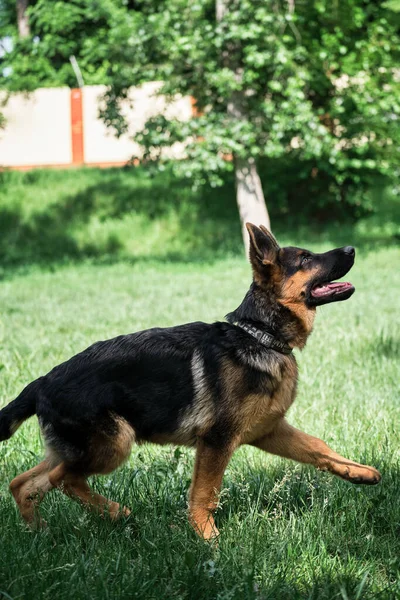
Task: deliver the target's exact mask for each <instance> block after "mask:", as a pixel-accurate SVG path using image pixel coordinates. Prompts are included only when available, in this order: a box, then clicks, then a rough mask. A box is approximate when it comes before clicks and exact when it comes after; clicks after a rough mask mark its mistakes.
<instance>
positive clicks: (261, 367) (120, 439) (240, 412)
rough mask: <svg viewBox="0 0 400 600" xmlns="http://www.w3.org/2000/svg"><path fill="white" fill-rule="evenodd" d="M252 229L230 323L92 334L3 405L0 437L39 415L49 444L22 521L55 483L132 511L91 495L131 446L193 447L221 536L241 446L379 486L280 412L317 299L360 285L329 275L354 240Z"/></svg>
mask: <svg viewBox="0 0 400 600" xmlns="http://www.w3.org/2000/svg"><path fill="white" fill-rule="evenodd" d="M248 231H249V234H250V259H251V264H252V268H253V283H252V285H251V287H250V290H249V291H248V292H247V294H246V296H245V298H244V300H243V302H242V303H241V305H240V306H239V307H238V308H237V309H236V310H235V311H234V312H232V313H230V314H229V315H227V322H218V323H214V324H212V325H209V324H206V323H200V322H199V323H189V324H187V325H180V326H177V327H171V328H168V329H159V328H155V329H149V330H146V331H140V332H138V333H133V334H130V335H123V336H120V337H117V338H115V339H112V340H108V341H103V342H97V343H96V344H94V345H93V346H90V348H88V349H87V350H84V351H83V352H81V353H79V354H77V355H76V356H74V357H73V358H71V359H70V360H68V361H67V362H65V363H63V364H61V365H59V366H57V367H55V368H54V369H53V370H52V371H50V373H48V374H47V375H45V376H44V377H40V378H39V379H37V380H36V381H34V382H33V383H31V384H30V385H28V386H27V387H26V388H25V389H24V390H23V392H22V393H21V394H20V396H19V397H18V398H17V399H16V400H14V401H13V402H11V403H10V404H9V405H8V406H7V407H6V408H4V409H3V410H2V411H1V412H0V440H5V439H7V438H9V437H10V436H11V435H12V434H13V433H14V432H15V431H16V429H17V428H18V427H19V426H20V425H21V423H22V422H23V421H24V420H25V419H27V418H28V417H30V416H31V415H33V414H35V413H36V414H37V416H38V419H39V423H40V427H41V430H42V433H43V436H44V439H45V442H46V446H47V457H46V459H45V460H44V461H43V462H41V463H40V464H38V465H37V466H36V467H34V468H33V469H31V470H30V471H27V472H26V473H23V474H21V475H19V476H18V477H16V478H15V479H14V480H13V481H12V482H11V484H10V489H11V492H12V494H13V496H14V498H15V500H16V502H17V504H18V507H19V509H20V511H21V514H22V516H23V518H24V519H25V521H27V522H28V523H36V522H37V521H38V520H39V521H40V518H39V517H38V514H37V506H38V504H39V502H40V500H41V499H42V498H43V496H44V495H45V494H46V492H48V491H49V490H51V489H52V488H59V489H60V490H62V491H63V492H64V493H65V494H67V495H68V496H70V497H72V498H75V499H78V500H80V501H81V502H83V504H85V505H86V506H88V507H92V508H95V509H96V510H98V511H99V512H100V513H108V514H109V515H110V516H111V518H117V517H119V516H121V515H128V514H129V510H128V509H127V508H123V507H120V505H119V504H118V503H116V502H112V501H110V500H108V499H106V498H104V497H103V496H100V495H99V494H95V493H93V492H92V490H91V489H90V487H89V485H88V483H87V478H88V477H89V476H90V475H93V474H104V473H110V472H111V471H113V470H114V469H116V468H117V467H118V466H119V465H121V464H122V463H123V462H124V461H125V460H126V459H127V457H128V456H129V453H130V450H131V446H132V444H133V443H135V442H136V443H139V444H140V443H142V442H154V443H158V444H169V443H172V444H184V445H188V446H195V447H196V463H195V468H194V474H193V481H192V485H191V489H190V501H189V513H190V520H191V523H192V524H193V526H194V527H195V529H196V530H197V532H198V533H199V534H200V535H201V536H203V537H204V538H206V539H208V538H212V537H214V536H216V535H217V534H218V531H217V529H216V527H215V524H214V520H213V517H212V512H213V510H214V509H215V507H216V504H217V500H218V492H219V490H220V486H221V482H222V477H223V474H224V471H225V468H226V466H227V464H228V462H229V460H230V458H231V456H232V453H233V452H234V451H235V450H236V448H238V446H240V445H241V444H251V445H253V446H256V447H257V448H261V449H262V450H265V451H266V452H271V453H273V454H277V455H279V456H284V457H286V458H291V459H294V460H297V461H300V462H302V463H309V464H312V465H314V466H315V467H317V468H318V469H321V470H327V471H330V472H331V473H333V474H335V475H338V476H339V477H342V478H343V479H347V480H348V481H351V482H352V483H366V484H375V483H378V482H379V480H380V474H379V472H378V471H377V470H376V469H374V468H373V467H368V466H364V465H361V464H358V463H356V462H353V461H352V460H348V459H347V458H343V457H342V456H340V455H339V454H336V453H335V452H333V451H332V450H331V449H330V448H329V447H328V446H327V445H326V444H325V443H324V442H322V441H321V440H319V439H317V438H315V437H311V436H309V435H307V434H305V433H302V432H301V431H299V430H298V429H295V428H294V427H292V426H291V425H289V424H288V422H287V421H286V419H285V413H286V411H287V410H288V408H289V407H290V405H291V404H292V402H293V400H294V398H295V395H296V384H297V366H296V360H295V358H294V356H293V354H292V349H293V348H295V347H298V348H303V346H304V345H305V343H306V340H307V337H308V335H309V334H310V332H311V329H312V326H313V322H314V317H315V311H316V307H317V306H320V305H322V304H327V303H328V302H336V301H339V300H346V299H347V298H349V297H350V296H351V295H352V293H353V292H354V288H353V286H352V285H351V284H349V283H344V282H336V283H332V280H334V279H338V278H340V277H342V276H344V275H345V274H346V273H347V272H348V271H349V270H350V268H351V267H352V265H353V263H354V255H355V252H354V248H352V247H350V246H347V247H345V248H338V249H335V250H331V251H330V252H326V253H324V254H313V253H312V252H309V251H307V250H302V249H300V248H292V247H288V248H280V247H279V246H278V244H277V242H276V240H275V238H274V237H273V236H272V235H271V234H270V233H269V232H268V231H267V230H266V229H265V228H264V227H261V228H258V227H255V226H254V225H250V224H248Z"/></svg>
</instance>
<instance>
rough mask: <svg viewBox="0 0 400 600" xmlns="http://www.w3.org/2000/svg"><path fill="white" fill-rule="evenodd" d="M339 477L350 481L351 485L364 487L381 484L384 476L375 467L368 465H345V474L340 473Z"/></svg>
mask: <svg viewBox="0 0 400 600" xmlns="http://www.w3.org/2000/svg"><path fill="white" fill-rule="evenodd" d="M338 475H339V477H342V478H343V479H346V480H347V481H350V483H355V484H362V485H376V484H377V483H379V482H380V480H381V478H382V476H381V474H380V473H379V471H377V469H375V468H374V467H369V466H367V465H353V464H351V465H343V472H342V473H340V474H339V473H338Z"/></svg>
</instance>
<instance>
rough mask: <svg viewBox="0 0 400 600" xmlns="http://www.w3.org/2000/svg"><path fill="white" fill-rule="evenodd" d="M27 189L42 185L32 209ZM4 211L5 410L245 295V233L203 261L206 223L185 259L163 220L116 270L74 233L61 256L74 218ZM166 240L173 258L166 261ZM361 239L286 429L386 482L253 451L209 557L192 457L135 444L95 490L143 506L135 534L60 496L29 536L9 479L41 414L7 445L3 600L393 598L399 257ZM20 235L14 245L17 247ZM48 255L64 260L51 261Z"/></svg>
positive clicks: (229, 493)
mask: <svg viewBox="0 0 400 600" xmlns="http://www.w3.org/2000/svg"><path fill="white" fill-rule="evenodd" d="M113 176H114V175H113ZM115 176H116V175H115ZM80 177H81V178H82V177H84V176H83V175H79V176H78V175H77V176H76V178H75V179H73V178H72V180H71V189H70V193H82V198H83V197H84V192H83V191H82V190H83V188H82V189H81V190H80V191H78V190H77V189H75V188H77V187H79V185H81V184H80V183H79V181H78V180H79V178H80ZM82 185H83V184H82ZM74 186H75V188H74ZM14 187H15V186H14ZM39 187H40V188H42V187H43V186H39ZM33 188H34V182H33V183H32V182H31V184H30V188H29V189H30V194H32V206H33V204H34V200H33V196H34V192H33V191H32V189H33ZM21 189H22V188H21ZM74 189H75V191H74ZM99 190H100V191H101V186H100V184H99ZM100 191H99V193H100ZM49 193H50V192H48V194H49ZM10 194H11V193H10ZM13 194H14V195H13ZM0 196H1V194H0ZM10 197H11V198H13V200H12V202H13V203H14V204H13V206H11V204H9V205H7V204H6V200H4V198H3V205H2V208H1V211H2V214H3V215H5V214H9V215H11V216H10V221H9V226H8V229H7V235H8V236H9V237H8V239H9V244H10V248H9V250H7V247H6V246H5V245H4V242H1V243H0V246H1V248H0V250H2V251H3V253H4V256H6V260H5V262H4V264H5V265H6V266H5V268H4V271H3V280H2V281H1V282H0V305H1V317H0V369H1V372H0V406H3V405H4V404H6V403H7V402H8V401H9V400H11V399H12V398H14V397H15V396H16V395H17V394H18V393H19V392H20V390H21V389H22V387H23V386H24V385H25V384H27V383H28V382H29V381H31V380H32V379H33V378H35V377H37V376H39V375H41V374H43V373H46V372H47V371H48V370H49V369H50V368H51V367H53V366H54V365H55V364H57V363H59V362H61V361H62V360H64V359H66V358H68V357H69V356H71V355H72V354H74V353H76V352H78V351H80V350H82V349H83V348H85V347H86V346H88V345H89V344H90V343H92V342H93V341H95V340H98V339H105V338H108V337H112V336H115V335H118V334H120V333H126V332H131V331H135V330H139V329H142V328H146V327H151V326H154V325H160V326H168V325H172V324H177V323H184V322H187V321H194V320H204V321H213V320H217V319H221V318H223V316H224V314H226V313H227V312H228V311H229V310H231V309H233V308H235V307H236V305H237V304H238V303H239V301H240V300H241V298H242V296H243V295H244V293H245V291H246V290H247V287H248V284H249V281H250V272H249V267H248V265H247V264H246V263H245V261H244V260H243V258H242V257H241V256H240V255H237V254H236V255H235V247H236V246H237V245H238V242H237V235H236V237H235V236H234V237H235V241H234V242H233V243H232V247H231V248H230V249H229V248H228V249H227V251H226V253H225V254H226V255H227V257H226V258H223V256H221V255H219V254H218V253H217V257H216V258H215V259H214V260H211V258H210V257H211V255H210V254H209V253H207V252H206V253H205V254H203V255H197V259H196V256H195V255H196V252H197V249H198V248H200V247H201V245H206V240H207V235H208V234H207V231H212V229H208V228H209V227H210V228H211V225H210V224H207V223H205V228H206V233H205V237H201V239H200V240H199V241H198V242H197V246H196V245H194V246H191V248H189V246H184V248H183V247H181V246H179V244H178V242H176V241H174V240H173V238H172V237H171V243H170V245H169V246H168V244H167V242H166V241H165V240H166V239H167V238H166V235H167V234H166V233H165V232H163V231H162V229H160V227H161V226H160V222H158V221H157V222H156V220H153V221H151V219H150V220H148V221H146V223H147V224H146V226H145V228H144V229H145V232H148V234H149V236H150V237H149V238H148V239H147V241H146V237H142V238H141V239H142V246H141V248H142V254H143V256H139V254H137V255H136V258H135V259H133V258H132V256H133V255H134V254H135V250H134V249H131V252H132V256H131V258H129V256H128V254H129V252H128V250H129V249H128V250H126V248H125V249H124V250H121V248H120V246H118V248H119V250H118V252H117V253H116V254H113V251H112V247H111V246H110V247H108V250H107V248H106V249H104V248H103V251H104V253H105V254H106V257H107V260H105V259H103V257H104V253H103V254H102V253H101V248H100V249H99V250H98V252H97V251H96V252H93V253H90V252H89V253H85V252H83V251H82V253H81V250H80V247H79V243H78V241H77V240H78V237H79V236H78V233H77V231H78V229H77V228H76V229H75V230H72V229H73V226H75V225H76V224H75V225H74V224H73V223H72V224H71V223H69V224H68V223H65V226H64V233H65V235H64V237H63V236H61V237H60V244H63V243H66V246H65V247H64V251H63V252H61V249H59V250H60V252H59V253H57V236H56V233H57V231H58V232H61V230H62V227H61V224H62V218H66V216H65V214H66V213H63V212H62V211H61V212H60V213H58V212H57V207H56V206H55V205H52V207H51V209H50V210H48V211H47V212H45V209H44V208H43V207H42V208H40V207H39V205H38V206H36V208H35V207H34V208H32V213H31V215H32V214H34V213H35V210H36V213H35V215H36V216H33V217H32V218H31V219H30V217H29V215H28V216H26V217H25V216H24V215H23V214H22V212H18V210H19V209H18V210H17V208H16V205H17V200H18V193H17V191H15V189H14V191H13V192H12V194H11V195H10ZM0 200H1V198H0ZM0 204H1V202H0ZM67 205H68V202H67ZM7 211H8V213H7ZM55 214H56V216H57V218H55V217H54V215H55ZM60 214H61V215H64V217H62V218H61V217H60ZM165 214H166V215H167V212H166V213H165ZM174 214H175V213H171V214H170V213H168V215H167V216H165V219H167V220H168V219H170V222H169V224H170V225H171V223H173V222H177V221H176V220H174V219H175V216H174ZM37 215H39V216H40V215H42V218H43V219H44V220H43V221H41V220H40V218H39V217H38V216H37ZM43 215H45V216H44V217H43ZM53 217H54V219H53V221H51V218H53ZM93 218H94V217H93ZM115 218H117V217H115ZM140 218H141V217H137V219H139V220H140ZM24 219H25V221H24ZM29 219H30V220H29ZM46 219H50V221H48V220H47V221H46ZM59 219H61V220H60V221H59ZM125 219H128V220H129V219H132V221H130V223H131V224H132V227H139V225H138V222H139V221H137V222H134V220H133V217H131V216H129V211H127V212H126V214H125V215H124V216H123V218H122V220H123V223H122V225H121V229H118V232H119V233H118V235H121V236H122V233H121V232H122V231H123V232H124V235H125V236H128V233H129V223H128V224H127V223H126V222H125ZM143 219H144V217H143ZM92 221H93V219H92V217H90V219H88V221H86V223H89V222H90V223H92ZM193 222H194V219H193ZM51 223H53V226H54V227H56V229H55V231H53V233H52V230H51V227H50V224H51ZM90 223H89V224H90ZM98 223H99V225H98V227H99V231H100V230H101V231H103V229H104V228H105V227H106V226H109V228H110V230H111V229H112V227H111V224H110V222H109V221H108V220H107V219H105V220H104V221H101V219H100V220H99V221H98ZM107 223H108V225H107ZM135 223H136V224H135ZM114 225H115V224H114ZM114 225H113V226H114ZM91 226H92V225H91V224H90V227H91ZM35 227H36V228H37V229H35ZM41 227H43V228H44V229H43V231H44V232H45V233H44V234H43V236H44V238H46V236H47V242H46V243H47V246H46V244H45V243H44V242H43V239H41V238H40V232H41V231H42V229H41ZM88 227H89V225H88ZM115 227H116V225H115ZM118 227H119V225H118ZM196 227H197V226H196ZM24 228H25V229H24ZM57 228H58V229H57ZM157 228H159V236H160V239H161V240H163V242H165V244H166V247H167V249H168V251H167V250H166V251H165V255H164V256H163V252H162V251H160V252H159V254H158V255H156V257H154V256H153V255H152V253H153V250H152V249H157V235H156V232H157ZM280 228H281V231H282V232H283V233H282V235H281V238H283V241H284V242H285V243H292V244H297V243H301V244H304V243H305V239H306V235H305V233H304V232H303V231H302V232H297V234H296V232H295V231H294V230H293V231H290V232H288V231H286V232H284V225H282V224H281V225H280ZM370 229H371V231H372V229H373V227H372V225H371V227H370ZM135 231H136V230H135ZM177 231H180V230H179V228H178V229H177ZM226 231H227V229H225V230H224V232H225V233H226ZM35 232H36V233H35ZM363 232H364V233H363ZM365 232H368V225H365V224H364V225H363V224H360V225H359V226H357V228H355V229H354V230H351V229H347V235H348V237H347V239H346V240H345V241H346V242H347V243H349V244H351V243H356V245H357V242H358V243H359V244H358V245H359V250H360V251H359V253H358V256H357V258H356V264H355V266H354V268H353V270H352V273H351V278H350V279H351V281H352V282H353V283H354V285H355V286H356V293H355V295H354V296H353V297H352V298H351V299H350V300H349V301H348V302H345V303H338V304H336V305H328V306H326V307H322V308H320V309H318V315H317V319H316V324H315V329H314V333H313V335H312V336H311V338H310V340H309V343H308V345H307V347H306V349H305V350H304V351H303V352H302V353H301V354H300V353H297V354H298V361H299V366H300V386H299V393H298V397H297V400H296V402H295V404H294V406H293V408H292V409H291V411H290V413H289V421H290V422H291V423H293V424H294V425H296V426H298V427H300V428H301V429H304V431H306V432H308V433H311V434H315V435H318V436H320V437H322V438H323V439H324V440H325V441H326V442H327V443H328V444H329V445H331V446H332V447H333V448H334V449H335V450H337V451H338V452H340V453H342V454H344V455H346V456H348V457H349V458H352V459H355V460H357V461H360V462H365V463H367V464H371V465H374V466H376V467H377V468H378V469H380V471H381V472H382V475H383V479H382V483H381V484H380V485H379V486H376V487H372V488H369V487H362V486H353V485H351V484H348V483H346V482H343V481H341V480H338V479H336V478H334V477H333V476H331V475H329V474H325V473H320V472H317V471H315V470H313V469H312V468H309V467H306V466H301V465H298V464H295V463H292V462H290V461H284V460H283V459H279V458H276V457H272V456H269V455H266V454H262V453H261V452H260V451H257V450H255V449H251V448H241V449H240V450H239V451H238V452H237V453H236V454H235V456H234V457H233V459H232V461H231V463H230V465H229V467H228V469H227V472H226V476H225V479H224V487H223V492H222V497H221V506H220V508H219V510H218V511H217V515H216V521H217V525H218V527H219V529H220V530H221V534H222V535H221V538H220V543H219V547H218V548H214V547H212V546H209V545H207V544H206V543H204V542H202V541H201V540H200V539H198V538H197V537H196V536H195V534H194V533H193V531H192V530H191V528H190V526H189V525H188V523H187V519H186V507H187V490H188V486H189V482H190V476H191V470H192V466H193V453H192V451H190V450H186V449H174V448H170V447H163V448H160V447H156V446H150V445H149V446H142V447H140V448H135V449H134V451H133V453H132V456H131V459H130V460H129V462H128V463H126V464H125V466H124V467H123V468H121V469H119V470H118V471H116V472H114V473H113V474H111V475H110V476H106V477H101V478H100V477H99V478H94V479H93V486H94V488H95V489H96V491H99V492H100V493H102V494H104V495H105V496H108V497H110V498H112V499H114V500H117V501H118V502H121V503H123V504H126V505H127V506H129V507H130V508H131V509H132V515H131V517H130V518H129V519H128V520H127V521H125V522H122V523H118V524H116V525H114V524H111V523H110V522H108V521H107V520H103V519H101V518H99V517H98V516H96V515H93V514H88V513H87V512H85V510H84V509H83V508H82V507H81V506H80V505H78V504H77V503H74V502H73V501H71V500H69V499H67V498H66V497H65V496H64V495H62V494H61V493H59V492H57V491H54V492H52V493H51V494H48V496H46V498H45V500H44V502H43V504H42V514H43V516H44V517H45V519H46V520H47V521H48V524H49V526H48V528H47V529H46V530H45V531H43V532H31V531H29V530H28V529H27V528H26V527H25V526H24V524H23V523H22V522H21V519H20V517H19V515H18V514H17V509H16V507H15V506H14V503H13V500H12V497H11V495H10V494H9V492H8V483H9V481H10V480H11V479H12V478H13V477H14V476H15V475H17V474H18V473H20V472H22V471H25V470H27V469H29V468H30V467H32V466H33V465H35V464H36V463H37V462H38V461H39V460H40V458H41V456H42V452H43V448H42V442H41V440H40V437H39V432H38V427H37V421H36V418H32V419H30V420H29V421H27V422H26V423H25V424H24V425H23V426H22V427H21V429H20V430H19V431H18V432H17V433H16V434H15V436H14V437H13V438H12V439H11V440H9V441H8V442H6V443H3V444H0V532H1V554H0V597H2V596H4V598H7V599H8V600H10V599H13V600H16V599H17V598H24V599H25V598H28V599H30V598H32V599H39V598H52V599H53V598H57V599H67V598H68V599H70V598H74V600H79V599H81V598H82V599H83V598H85V599H87V598H96V599H122V598H127V599H128V598H146V599H153V598H154V599H156V600H164V599H170V598H171V599H172V598H176V599H178V598H182V599H183V598H185V599H196V600H197V599H207V600H208V599H210V600H211V599H212V600H214V599H216V600H217V599H218V600H228V599H236V598H238V599H239V598H240V599H242V598H243V599H247V598H248V599H250V598H251V599H252V598H254V599H256V598H257V599H260V600H261V599H273V600H276V599H279V600H284V599H288V600H289V599H290V600H292V599H297V598H304V599H306V598H308V599H313V600H323V599H326V600H332V599H335V598H338V599H342V600H360V599H370V598H371V599H372V598H379V599H386V598H393V599H395V598H399V597H400V558H399V557H400V502H399V500H400V487H399V486H400V484H399V476H400V468H399V444H398V426H399V416H400V414H399V412H400V410H399V391H398V382H399V379H400V362H399V357H400V324H399V320H398V309H399V303H398V298H399V295H400V272H399V268H398V266H399V261H400V252H399V250H398V249H396V248H395V247H394V246H393V244H392V241H393V240H392V238H391V237H390V235H391V233H390V235H389V237H386V238H385V237H384V235H383V234H382V230H381V229H380V230H379V232H380V233H377V234H376V236H375V243H374V244H372V245H371V244H369V243H368V235H367V234H366V233H365ZM103 233H104V231H103ZM24 234H25V236H26V237H25V238H24V237H23V235H24ZM235 234H237V231H236V230H235ZM342 234H343V231H338V232H336V231H335V230H334V229H332V228H331V229H330V230H329V231H326V230H324V231H323V232H321V234H320V235H319V237H318V236H317V237H315V236H314V237H313V238H312V239H313V240H314V242H313V244H310V246H311V248H312V249H321V250H322V249H326V248H327V247H328V245H327V240H332V241H333V242H335V241H337V243H338V244H339V243H342V237H343V235H342ZM13 235H14V238H13ZM102 235H103V234H102ZM113 235H114V234H113ZM210 235H211V234H210ZM310 235H311V234H310ZM51 236H53V237H51ZM74 236H75V237H74ZM363 236H364V237H363ZM95 237H96V236H95V235H94V234H93V239H95ZM114 237H115V236H114ZM117 237H118V236H117ZM50 238H51V239H50ZM299 238H300V239H299ZM13 239H14V240H19V242H18V243H15V245H14V246H13V245H12V240H13ZM24 239H26V241H27V246H28V247H27V248H24V247H23V240H24ZM102 239H103V238H102ZM104 239H105V238H104ZM187 239H189V238H187ZM210 239H211V238H210ZM65 240H70V241H71V240H73V241H74V243H75V242H76V245H75V246H73V245H72V246H71V245H70V246H68V244H67V242H66V241H65ZM354 240H355V242H354ZM362 240H364V241H363V243H361V242H362ZM136 243H137V244H139V242H138V241H137V240H136V241H135V240H133V242H132V244H136ZM214 243H215V240H214ZM1 244H3V245H1ZM18 244H19V245H18ZM51 244H53V246H51ZM146 244H148V245H147V246H146ZM174 244H176V247H175V250H176V251H177V254H174V252H175V250H174V246H173V245H174ZM239 244H240V241H239ZM235 245H236V246H235ZM143 246H144V247H145V248H147V250H146V252H144V251H143ZM228 246H229V244H228ZM93 247H94V246H93ZM138 247H139V246H138ZM46 248H53V251H54V256H53V257H52V256H51V255H46V253H45V252H46ZM68 248H69V249H70V251H69V250H68ZM114 250H115V248H114ZM120 250H121V252H120ZM178 250H179V252H178ZM183 250H185V252H186V251H187V252H188V253H189V250H190V252H192V254H191V255H190V256H191V258H192V260H186V261H185V260H184V257H183V256H182V252H183ZM154 251H155V250H154ZM24 253H25V254H24ZM35 253H36V254H35ZM179 253H181V254H179ZM63 256H66V257H67V261H66V262H65V261H64V262H63V261H62V260H61V258H62V257H63ZM87 256H91V258H87ZM35 257H36V258H37V260H35ZM52 258H54V261H53V260H52ZM28 259H29V260H28ZM203 259H204V260H203ZM43 261H44V262H43ZM46 261H47V262H46ZM57 261H58V262H57ZM28 262H29V263H30V264H29V265H28V264H27V263H28Z"/></svg>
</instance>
